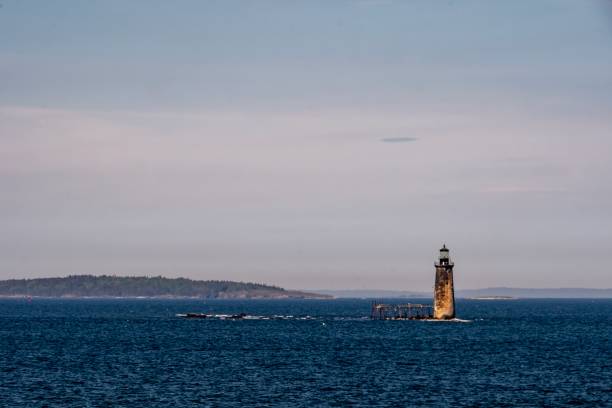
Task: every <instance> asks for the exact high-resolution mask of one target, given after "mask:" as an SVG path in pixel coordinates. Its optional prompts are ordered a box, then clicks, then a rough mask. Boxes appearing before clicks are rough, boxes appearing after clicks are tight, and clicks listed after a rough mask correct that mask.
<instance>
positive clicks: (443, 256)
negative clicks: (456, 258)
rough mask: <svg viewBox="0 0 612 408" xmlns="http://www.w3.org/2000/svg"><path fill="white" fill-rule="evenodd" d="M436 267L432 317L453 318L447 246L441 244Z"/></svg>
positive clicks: (451, 265) (451, 274) (451, 268)
mask: <svg viewBox="0 0 612 408" xmlns="http://www.w3.org/2000/svg"><path fill="white" fill-rule="evenodd" d="M434 265H435V267H436V284H435V287H434V307H433V308H434V319H453V318H454V317H455V288H454V287H453V266H454V264H453V263H452V262H451V260H450V257H449V255H448V248H446V245H443V246H442V248H441V249H440V258H439V259H438V262H437V263H436V264H434Z"/></svg>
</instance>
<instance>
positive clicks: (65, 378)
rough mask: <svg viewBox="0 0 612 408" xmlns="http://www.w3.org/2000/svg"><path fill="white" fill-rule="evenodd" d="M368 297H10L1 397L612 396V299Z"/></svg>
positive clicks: (567, 399)
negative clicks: (379, 302)
mask: <svg viewBox="0 0 612 408" xmlns="http://www.w3.org/2000/svg"><path fill="white" fill-rule="evenodd" d="M404 301H405V300H404ZM369 306H370V304H369V301H367V300H334V301H314V300H311V301H284V300H280V301H191V300H190V301H186V300H180V301H179V300H41V299H34V300H32V301H31V302H28V301H26V300H0V406H2V407H12V406H15V407H43V406H49V407H55V406H58V407H103V406H104V407H111V406H112V407H120V406H129V407H132V406H139V407H156V406H160V407H165V406H173V407H182V406H215V407H216V406H220V407H223V406H304V407H311V406H453V407H459V406H483V407H494V406H564V407H565V406H588V407H594V406H612V348H611V345H610V340H609V339H610V335H611V334H612V330H611V329H612V300H509V301H484V300H483V301H475V300H464V301H459V302H458V311H459V315H460V317H461V318H463V319H468V320H471V322H465V323H460V322H422V321H369V320H364V319H362V318H363V317H366V316H368V315H369ZM184 312H207V313H239V312H246V313H250V314H257V315H292V316H295V317H300V316H302V317H304V316H312V317H313V319H312V320H298V319H286V320H251V321H249V320H240V321H229V320H214V321H208V320H184V319H180V318H177V317H175V314H177V313H184Z"/></svg>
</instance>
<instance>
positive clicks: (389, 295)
mask: <svg viewBox="0 0 612 408" xmlns="http://www.w3.org/2000/svg"><path fill="white" fill-rule="evenodd" d="M313 292H316V293H321V294H325V295H331V296H334V297H336V298H357V299H401V298H411V299H421V298H422V299H431V298H432V295H433V293H432V292H433V291H432V292H420V291H402V290H382V289H344V290H326V289H321V290H313ZM455 297H457V298H463V299H474V298H479V299H481V300H482V299H485V298H486V299H487V300H490V299H497V300H501V299H578V298H585V299H610V298H612V289H610V288H602V289H594V288H540V289H538V288H506V287H496V288H484V289H457V290H456V291H455Z"/></svg>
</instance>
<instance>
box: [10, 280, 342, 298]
mask: <svg viewBox="0 0 612 408" xmlns="http://www.w3.org/2000/svg"><path fill="white" fill-rule="evenodd" d="M25 296H32V297H51V298H111V297H112V298H201V299H330V298H331V296H329V295H322V294H318V293H310V292H301V291H297V290H286V289H283V288H280V287H278V286H271V285H264V284H261V283H249V282H232V281H216V280H207V281H199V280H192V279H186V278H164V277H162V276H157V277H144V276H129V277H120V276H108V275H103V276H93V275H72V276H67V277H62V278H37V279H10V280H2V281H0V297H25Z"/></svg>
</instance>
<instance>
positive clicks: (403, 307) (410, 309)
mask: <svg viewBox="0 0 612 408" xmlns="http://www.w3.org/2000/svg"><path fill="white" fill-rule="evenodd" d="M370 318H371V319H375V320H424V319H432V318H433V307H432V306H431V305H423V304H418V303H404V304H397V305H391V304H386V303H381V302H378V301H373V302H372V310H371V313H370Z"/></svg>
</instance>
